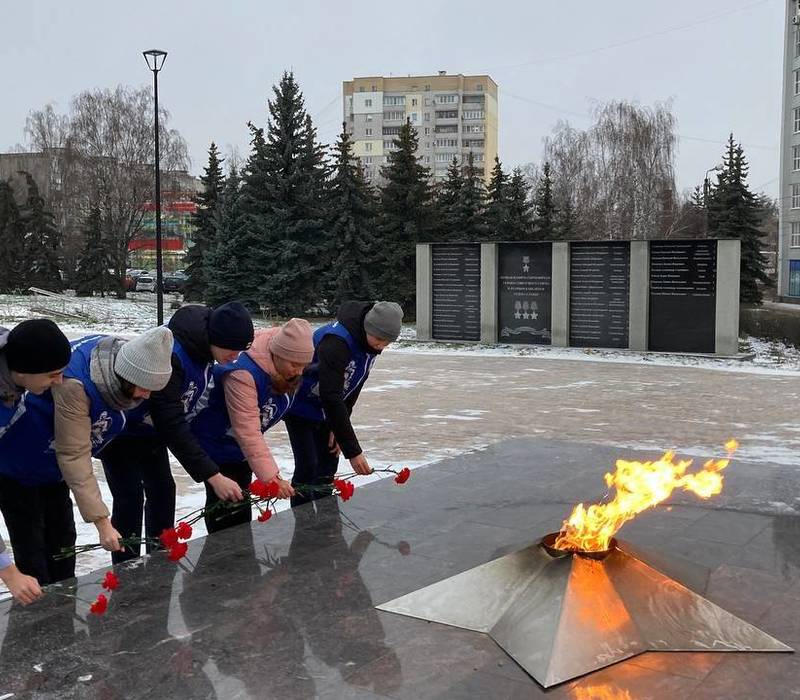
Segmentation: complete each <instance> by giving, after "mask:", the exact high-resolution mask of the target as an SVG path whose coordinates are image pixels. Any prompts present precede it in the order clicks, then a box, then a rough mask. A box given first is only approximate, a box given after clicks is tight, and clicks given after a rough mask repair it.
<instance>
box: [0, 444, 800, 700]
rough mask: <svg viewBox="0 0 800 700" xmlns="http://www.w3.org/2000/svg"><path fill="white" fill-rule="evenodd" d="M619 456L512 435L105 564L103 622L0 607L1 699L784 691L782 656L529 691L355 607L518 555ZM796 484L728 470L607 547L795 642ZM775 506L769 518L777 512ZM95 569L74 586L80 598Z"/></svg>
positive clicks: (796, 687)
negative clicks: (406, 474)
mask: <svg viewBox="0 0 800 700" xmlns="http://www.w3.org/2000/svg"><path fill="white" fill-rule="evenodd" d="M620 456H626V457H631V456H640V457H643V458H644V457H652V456H654V455H652V454H645V453H634V452H630V451H629V452H626V453H625V454H624V455H623V454H620V452H619V451H618V450H614V449H610V448H606V447H598V446H595V445H591V444H586V443H574V442H561V441H553V440H534V439H518V440H509V441H506V442H503V443H499V444H496V445H494V446H492V447H490V448H488V449H486V450H484V451H481V452H475V453H471V454H467V455H462V456H460V457H457V458H454V459H451V460H448V461H445V462H441V463H439V464H437V465H435V466H432V467H429V468H424V469H420V470H417V471H416V472H414V474H413V475H412V478H411V479H410V480H409V482H408V483H407V484H405V485H404V486H402V487H401V486H398V485H396V484H395V483H394V482H393V481H391V480H384V481H382V482H379V483H376V484H371V485H369V486H365V487H363V488H358V487H357V488H356V492H355V495H354V497H353V499H352V500H351V501H349V502H347V503H337V502H335V501H333V500H332V499H325V500H323V501H320V502H318V503H317V505H316V507H314V506H313V505H311V506H305V507H303V508H300V509H296V510H294V511H291V512H285V513H281V514H280V515H279V516H277V517H274V518H272V519H271V520H270V521H269V522H267V523H263V524H262V523H257V522H254V523H253V524H252V525H251V526H242V527H238V528H234V529H232V530H229V531H227V532H224V533H220V534H217V535H213V536H211V537H208V538H205V539H200V540H197V541H192V542H191V543H190V547H189V554H188V556H187V557H186V559H185V560H183V562H181V564H180V565H176V564H174V563H172V562H169V561H167V560H166V557H165V556H164V555H163V554H157V555H154V556H152V557H150V558H146V559H144V560H141V561H138V562H133V563H131V564H128V565H123V566H121V567H117V569H116V571H117V573H118V574H119V576H120V579H121V587H120V589H119V590H118V591H116V592H115V593H114V594H113V595H112V597H111V602H110V605H109V609H108V612H107V613H106V615H105V616H103V617H95V616H88V615H87V612H88V604H87V603H86V602H77V603H76V602H75V601H74V600H72V599H69V598H66V597H63V596H61V595H57V594H56V592H57V591H59V590H60V591H67V590H70V589H69V588H68V587H56V588H55V590H54V591H53V592H52V593H53V594H51V595H49V596H48V597H47V599H46V600H44V601H42V602H41V603H39V604H37V605H35V606H32V607H29V608H25V609H23V608H20V607H18V606H12V604H11V603H10V602H5V603H3V604H0V638H1V639H2V642H1V643H2V647H0V698H2V699H3V700H7V699H9V698H14V699H15V700H16V699H17V698H29V697H30V698H58V699H59V700H60V699H69V698H81V699H95V698H97V699H100V698H102V699H104V700H113V699H116V698H159V699H161V698H177V699H180V698H225V699H228V698H287V699H291V698H315V697H319V698H484V697H492V698H503V699H508V698H531V697H539V696H550V697H553V698H574V699H586V698H601V699H606V698H608V699H619V700H626V699H627V700H638V699H640V698H669V699H670V700H674V699H676V698H689V697H691V698H692V699H693V700H699V699H702V698H747V699H748V700H750V699H752V698H788V697H793V696H796V695H797V694H798V693H800V655H798V654H733V653H726V654H723V653H709V654H689V653H668V654H654V653H648V654H644V655H642V656H639V657H636V658H634V659H631V660H629V661H626V662H624V663H621V664H617V665H615V666H612V667H610V668H607V669H604V670H602V671H599V672H597V673H594V674H591V675H589V676H586V677H584V678H580V679H577V680H575V681H573V682H569V683H566V684H564V685H562V686H559V687H556V688H553V689H550V690H549V691H544V690H542V689H541V688H540V686H539V685H537V683H536V682H535V681H533V680H532V679H531V678H530V677H529V676H528V675H527V674H526V673H525V672H524V671H522V670H521V669H520V668H519V667H518V666H517V665H516V664H515V663H514V662H513V661H512V660H511V659H510V658H508V657H507V656H506V655H505V654H504V653H503V651H502V650H501V649H500V648H499V647H497V646H496V645H495V644H494V642H493V641H492V640H491V639H489V638H488V637H486V636H484V635H481V634H476V633H473V632H467V631H464V630H460V629H455V628H450V627H446V626H443V625H437V624H435V623H427V622H423V621H419V620H414V619H411V618H406V617H402V616H398V615H393V614H391V613H384V612H381V611H377V610H375V609H374V605H376V604H378V603H383V602H385V601H388V600H391V599H392V598H395V597H397V596H399V595H403V594H405V593H409V592H411V591H413V590H416V589H417V588H420V587H422V586H425V585H427V584H429V583H433V582H434V581H438V580H440V579H443V578H446V577H448V576H451V575H453V574H456V573H459V572H461V571H464V570H466V569H468V568H470V567H473V566H476V565H478V564H482V563H484V562H486V561H489V560H491V559H494V558H496V557H498V556H501V555H503V554H506V553H508V552H511V551H513V550H515V549H519V548H521V547H523V546H526V545H528V544H530V543H531V542H532V541H534V540H536V539H538V538H539V537H541V536H542V535H543V534H546V533H547V532H550V531H552V530H554V529H557V528H558V526H559V525H560V523H561V520H562V519H563V518H564V517H565V516H566V515H567V513H568V512H569V510H570V508H571V506H572V505H573V504H574V503H575V502H577V501H580V500H593V499H597V498H599V497H601V496H602V495H603V491H604V488H603V481H602V476H603V473H604V472H605V470H606V469H608V468H609V467H610V466H611V465H612V464H613V460H614V459H615V458H617V457H620ZM799 497H800V473H798V472H796V471H795V470H794V469H792V468H790V467H780V466H769V465H764V464H758V465H755V464H747V463H745V462H740V461H736V460H735V461H734V462H733V464H732V465H731V466H730V467H729V469H728V471H727V476H726V484H725V490H724V492H723V494H721V495H720V496H718V497H715V498H714V499H712V501H710V502H705V503H702V504H701V503H699V502H698V500H697V499H695V498H694V497H691V496H679V497H677V498H676V499H674V501H673V502H672V504H671V505H670V506H669V507H660V508H658V509H657V510H656V511H654V512H650V513H647V514H645V515H643V516H641V517H640V518H639V520H637V521H636V522H634V523H631V524H629V525H628V526H626V527H625V528H624V529H623V531H622V533H621V537H622V538H623V539H626V540H627V541H629V542H631V543H633V544H634V545H636V546H637V547H639V548H640V549H642V550H644V551H647V552H648V554H649V555H650V556H651V557H658V556H665V557H666V558H667V559H668V561H669V562H670V564H669V565H670V566H671V567H672V571H670V572H669V573H671V574H673V575H675V576H676V577H678V578H682V579H683V580H684V581H685V582H686V583H687V585H690V586H691V587H692V588H694V589H695V590H699V591H700V592H701V593H703V595H705V596H707V597H708V598H709V599H711V600H712V601H714V602H715V603H717V604H719V605H721V606H723V607H724V608H726V609H727V610H730V611H731V612H733V613H734V614H736V615H739V616H741V617H742V618H744V619H745V620H747V621H748V622H752V623H754V624H756V625H757V626H759V627H761V628H762V629H763V630H765V631H766V632H768V633H770V634H772V635H774V636H776V637H777V638H778V639H780V640H781V641H783V642H785V643H787V644H789V645H791V646H794V647H798V646H800V614H798V613H800V578H799V577H798V574H799V573H800V517H798V516H797V515H795V514H794V511H793V509H792V507H791V504H793V503H794V504H796V503H798V502H800V501H798V498H799ZM787 504H788V505H787ZM101 579H102V572H96V573H94V574H91V575H88V576H86V577H83V578H81V579H79V581H78V584H79V588H78V591H77V593H78V595H79V596H80V597H81V598H83V599H84V600H85V601H90V600H92V599H93V598H94V597H95V596H96V595H97V593H99V592H100V590H101V589H100V587H99V581H100V580H101Z"/></svg>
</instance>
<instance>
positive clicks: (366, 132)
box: [364, 129, 372, 136]
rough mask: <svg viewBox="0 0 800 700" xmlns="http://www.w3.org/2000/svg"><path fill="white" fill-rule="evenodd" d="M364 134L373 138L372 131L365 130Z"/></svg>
mask: <svg viewBox="0 0 800 700" xmlns="http://www.w3.org/2000/svg"><path fill="white" fill-rule="evenodd" d="M364 133H365V134H366V135H367V136H372V129H364Z"/></svg>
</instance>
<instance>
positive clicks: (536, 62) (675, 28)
mask: <svg viewBox="0 0 800 700" xmlns="http://www.w3.org/2000/svg"><path fill="white" fill-rule="evenodd" d="M768 2H771V0H758V2H753V3H750V4H749V5H743V6H742V7H737V8H734V9H732V10H727V11H725V12H719V13H717V14H715V15H711V16H710V17H706V18H704V19H700V20H697V21H696V22H689V23H687V24H680V25H676V26H673V27H667V28H666V29H662V30H660V31H657V32H650V33H648V34H641V35H639V36H636V37H632V38H630V39H625V40H623V41H618V42H615V43H613V44H606V45H605V46H596V47H594V48H591V49H585V50H584V51H576V52H575V53H571V54H564V55H562V56H547V57H544V58H538V59H534V60H532V61H526V62H524V63H516V64H512V65H507V66H497V67H495V68H489V69H487V71H486V72H487V73H490V72H494V71H503V70H515V69H517V68H527V67H529V66H536V65H541V64H544V63H553V62H556V61H567V60H570V59H573V58H579V57H581V56H589V55H591V54H595V53H599V52H601V51H609V50H610V49H617V48H620V47H622V46H629V45H630V44H635V43H638V42H640V41H646V40H647V39H652V38H654V37H658V36H663V35H665V34H671V33H672V32H678V31H682V30H684V29H690V28H692V27H697V26H700V25H702V24H708V23H709V22H713V21H715V20H718V19H721V18H723V17H728V16H730V15H733V14H737V13H739V12H745V11H746V10H750V9H752V8H754V7H758V6H759V5H765V4H766V3H768Z"/></svg>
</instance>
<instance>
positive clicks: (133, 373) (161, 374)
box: [114, 326, 172, 391]
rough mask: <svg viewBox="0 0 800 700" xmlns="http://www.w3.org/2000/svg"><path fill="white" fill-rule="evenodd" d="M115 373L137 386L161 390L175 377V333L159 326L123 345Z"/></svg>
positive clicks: (116, 362)
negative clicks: (173, 338) (173, 340)
mask: <svg viewBox="0 0 800 700" xmlns="http://www.w3.org/2000/svg"><path fill="white" fill-rule="evenodd" d="M114 371H115V372H116V373H117V374H118V375H119V376H120V377H122V378H123V379H125V380H127V381H129V382H130V383H131V384H133V385H134V386H138V387H141V388H142V389H149V390H150V391H161V389H163V388H164V387H165V386H166V385H167V382H168V381H169V378H170V376H171V375H172V331H171V330H170V329H169V328H167V327H166V326H158V327H157V328H151V329H150V330H149V331H145V332H144V333H142V334H141V335H138V336H136V337H135V338H134V339H133V340H129V341H128V342H126V343H123V345H122V347H121V348H120V349H119V352H117V359H116V360H114Z"/></svg>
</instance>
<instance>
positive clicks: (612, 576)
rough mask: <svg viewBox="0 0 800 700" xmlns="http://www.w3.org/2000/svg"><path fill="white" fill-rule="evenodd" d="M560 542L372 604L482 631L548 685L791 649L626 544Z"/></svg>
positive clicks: (536, 546)
mask: <svg viewBox="0 0 800 700" xmlns="http://www.w3.org/2000/svg"><path fill="white" fill-rule="evenodd" d="M556 536H557V535H556V534H552V535H547V536H546V537H545V538H543V539H542V540H541V541H540V542H538V543H536V544H534V545H531V546H529V547H526V548H525V549H522V550H520V551H518V552H514V553H513V554H508V555H506V556H504V557H501V558H499V559H495V560H494V561H490V562H488V563H486V564H483V565H481V566H478V567H475V568H474V569H470V570H469V571H465V572H464V573H461V574H458V575H456V576H452V577H451V578H448V579H445V580H444V581H439V582H438V583H435V584H433V585H431V586H427V587H425V588H421V589H420V590H418V591H415V592H413V593H409V594H408V595H404V596H402V597H400V598H396V599H395V600H392V601H389V602H388V603H384V604H383V605H378V606H376V607H377V608H378V609H379V610H386V611H388V612H393V613H398V614H400V615H407V616H409V617H415V618H419V619H422V620H429V621H431V622H440V623H442V624H445V625H453V626H455V627H462V628H464V629H468V630H473V631H475V632H484V633H485V634H488V635H489V636H490V637H492V639H494V640H495V641H496V642H497V643H498V644H499V645H500V646H501V647H502V648H503V649H504V650H505V652H506V653H507V654H508V655H509V656H511V658H513V659H514V660H515V661H516V662H517V663H518V664H519V665H520V666H521V667H522V668H523V669H525V671H527V672H528V673H529V674H530V675H531V676H533V677H534V678H535V679H536V680H537V681H538V682H539V683H540V684H541V685H542V686H544V687H545V688H549V687H550V686H553V685H557V684H558V683H563V682H565V681H568V680H570V679H573V678H576V677H577V676H582V675H584V674H586V673H590V672H592V671H596V670H598V669H601V668H604V667H605V666H610V665H611V664H614V663H617V662H618V661H622V660H624V659H628V658H630V657H632V656H636V655H637V654H641V653H643V652H646V651H714V652H721V651H739V652H741V651H757V652H791V651H793V650H792V649H791V647H788V646H786V645H785V644H783V643H782V642H779V641H778V640H777V639H775V638H773V637H771V636H769V635H768V634H766V633H765V632H762V631H761V630H759V629H758V628H756V627H753V625H751V624H749V623H747V622H745V621H744V620H742V619H740V618H738V617H736V616H735V615H732V614H731V613H729V612H727V611H725V610H723V609H722V608H720V607H719V606H717V605H714V603H712V602H710V601H708V600H706V599H705V598H703V597H702V596H700V595H698V594H697V593H695V592H693V591H691V590H689V589H688V588H687V587H686V586H684V585H682V584H680V583H678V582H677V581H675V580H674V579H672V578H670V577H669V576H667V575H665V574H664V573H662V572H661V571H660V570H657V569H655V568H653V566H651V565H649V564H646V563H645V562H644V561H642V559H641V558H639V557H638V556H635V555H634V554H633V551H634V550H633V548H632V547H631V546H630V545H628V544H627V543H625V542H623V541H617V540H612V541H611V547H610V548H609V549H608V550H606V551H604V552H583V553H574V552H566V551H563V550H558V549H555V548H554V544H555V538H556ZM661 568H665V567H661Z"/></svg>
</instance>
